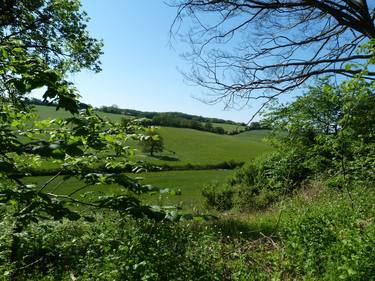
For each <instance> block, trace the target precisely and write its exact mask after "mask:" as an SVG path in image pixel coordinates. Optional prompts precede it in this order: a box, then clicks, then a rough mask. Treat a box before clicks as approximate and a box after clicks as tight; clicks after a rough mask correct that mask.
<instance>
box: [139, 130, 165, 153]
mask: <svg viewBox="0 0 375 281" xmlns="http://www.w3.org/2000/svg"><path fill="white" fill-rule="evenodd" d="M144 134H145V137H144V138H143V139H141V145H142V150H143V152H147V153H150V156H154V153H157V152H162V151H163V150H164V141H163V138H162V136H161V135H159V133H158V131H157V128H156V127H149V128H146V129H145V133H144Z"/></svg>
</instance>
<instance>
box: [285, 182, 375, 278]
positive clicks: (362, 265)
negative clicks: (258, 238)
mask: <svg viewBox="0 0 375 281" xmlns="http://www.w3.org/2000/svg"><path fill="white" fill-rule="evenodd" d="M372 188H373V186H370V189H367V190H366V189H363V187H360V186H356V190H355V191H353V194H352V200H354V208H352V207H351V204H348V197H347V195H346V194H345V193H337V192H336V193H327V192H326V193H325V194H324V196H322V195H321V196H320V197H321V199H320V200H314V201H313V202H304V204H305V205H306V206H301V203H302V202H299V203H297V204H296V203H293V204H291V206H289V207H286V208H285V214H284V216H285V218H286V219H284V224H283V226H282V231H281V239H282V241H283V249H282V251H281V256H282V259H283V261H282V262H281V268H282V270H281V271H282V272H283V274H284V276H289V278H290V279H297V280H299V279H301V280H302V279H304V280H337V279H340V280H374V276H375V272H374V259H375V256H374V252H373V250H372V249H373V247H374V245H375V239H374V237H375V236H374V233H375V232H374V231H375V227H374V222H373V214H374V199H375V197H374V193H373V190H372Z"/></svg>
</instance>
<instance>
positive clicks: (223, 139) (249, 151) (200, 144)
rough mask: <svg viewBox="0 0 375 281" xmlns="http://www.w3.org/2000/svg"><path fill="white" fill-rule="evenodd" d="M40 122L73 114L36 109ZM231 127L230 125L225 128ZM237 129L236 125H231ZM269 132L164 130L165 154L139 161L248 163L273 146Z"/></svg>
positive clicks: (115, 117) (109, 115) (116, 118)
mask: <svg viewBox="0 0 375 281" xmlns="http://www.w3.org/2000/svg"><path fill="white" fill-rule="evenodd" d="M36 112H37V114H38V115H39V119H46V118H57V117H62V118H64V117H68V116H71V115H70V113H68V112H66V111H63V110H58V111H56V110H55V108H54V107H50V106H40V105H37V106H36ZM99 114H100V115H102V116H103V117H106V118H109V119H111V120H113V121H119V120H120V119H121V118H122V117H123V116H122V115H119V114H114V113H104V112H99ZM216 124H217V123H216ZM225 125H228V124H225ZM231 126H235V125H231ZM268 132H269V131H267V130H252V131H247V132H242V133H240V134H237V135H222V134H214V133H210V132H205V131H200V130H194V129H186V128H173V127H160V134H161V136H162V137H163V138H164V142H165V150H164V151H163V152H162V153H160V154H157V155H156V156H155V157H149V155H148V154H144V153H142V152H141V149H140V147H139V146H138V145H137V144H135V143H133V145H134V146H136V147H137V148H138V152H137V155H138V157H139V159H141V160H145V161H147V162H152V163H154V164H159V165H168V166H182V165H188V164H190V165H200V166H205V165H217V164H220V163H223V162H230V161H235V162H245V161H247V160H249V159H252V158H254V157H256V156H259V155H261V154H262V153H264V152H266V151H270V149H271V148H270V146H269V145H267V144H266V143H265V142H264V137H265V136H266V135H267V134H268Z"/></svg>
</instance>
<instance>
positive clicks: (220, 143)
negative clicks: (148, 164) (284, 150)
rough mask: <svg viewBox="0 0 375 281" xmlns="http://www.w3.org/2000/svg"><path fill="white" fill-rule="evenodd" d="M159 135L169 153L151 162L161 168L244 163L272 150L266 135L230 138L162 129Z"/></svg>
mask: <svg viewBox="0 0 375 281" xmlns="http://www.w3.org/2000/svg"><path fill="white" fill-rule="evenodd" d="M258 133H259V134H258ZM160 134H161V135H162V136H163V138H164V143H165V148H166V149H165V152H163V153H161V154H160V156H162V157H159V159H158V158H156V157H154V159H152V160H153V162H155V163H160V164H169V165H183V164H188V163H190V164H192V165H210V164H217V163H222V162H225V161H231V160H233V161H238V162H241V161H247V160H249V159H252V158H254V157H256V156H259V155H261V154H263V153H265V152H267V151H270V147H269V146H268V145H267V144H266V143H264V142H263V141H262V139H263V138H264V137H265V135H264V132H263V131H252V132H247V133H246V134H244V135H242V134H239V135H235V136H228V135H219V134H213V133H209V132H203V131H197V130H192V129H182V128H167V127H163V128H160ZM163 156H164V157H163ZM163 159H169V161H167V160H163Z"/></svg>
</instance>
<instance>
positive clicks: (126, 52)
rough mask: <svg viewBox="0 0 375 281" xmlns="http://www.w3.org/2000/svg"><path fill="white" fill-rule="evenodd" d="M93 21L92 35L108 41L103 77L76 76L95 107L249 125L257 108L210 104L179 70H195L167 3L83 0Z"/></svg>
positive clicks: (105, 50) (142, 0)
mask: <svg viewBox="0 0 375 281" xmlns="http://www.w3.org/2000/svg"><path fill="white" fill-rule="evenodd" d="M83 8H84V10H85V11H86V12H87V13H88V15H89V16H90V17H91V21H90V23H89V30H90V32H91V34H92V35H93V36H94V37H96V38H100V39H103V40H104V44H105V46H104V55H103V56H102V58H101V61H102V67H103V71H102V72H101V73H99V74H94V73H90V72H87V71H83V72H82V73H79V74H76V75H75V76H74V77H73V82H74V83H75V84H76V86H77V88H78V90H79V91H80V93H81V95H82V101H84V102H87V103H90V104H92V105H93V106H101V105H112V104H116V105H118V106H119V107H121V108H130V109H138V110H145V111H180V112H185V113H190V114H196V115H203V116H208V117H218V118H224V119H230V120H235V121H241V122H247V121H248V120H249V119H250V117H251V116H252V113H253V112H255V111H256V109H257V105H253V106H251V107H246V108H244V109H243V110H241V111H237V110H230V111H228V110H224V104H216V105H207V104H204V103H202V102H201V101H198V100H197V99H195V98H194V97H202V94H203V93H204V92H205V91H206V90H205V89H203V88H199V87H196V86H191V85H188V84H187V83H186V82H185V81H184V79H183V76H182V75H181V73H180V72H179V71H178V69H185V70H187V69H189V67H188V65H187V64H186V62H185V61H184V59H183V58H181V57H180V54H181V53H183V52H184V51H186V46H184V45H183V44H182V43H179V42H178V41H172V45H173V48H172V47H171V46H170V43H171V42H170V38H169V28H170V26H171V23H172V22H173V19H174V17H175V13H176V10H175V9H174V8H170V7H168V6H167V5H166V4H164V3H163V1H162V0H152V1H151V0H137V1H130V0H107V1H103V0H83Z"/></svg>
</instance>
